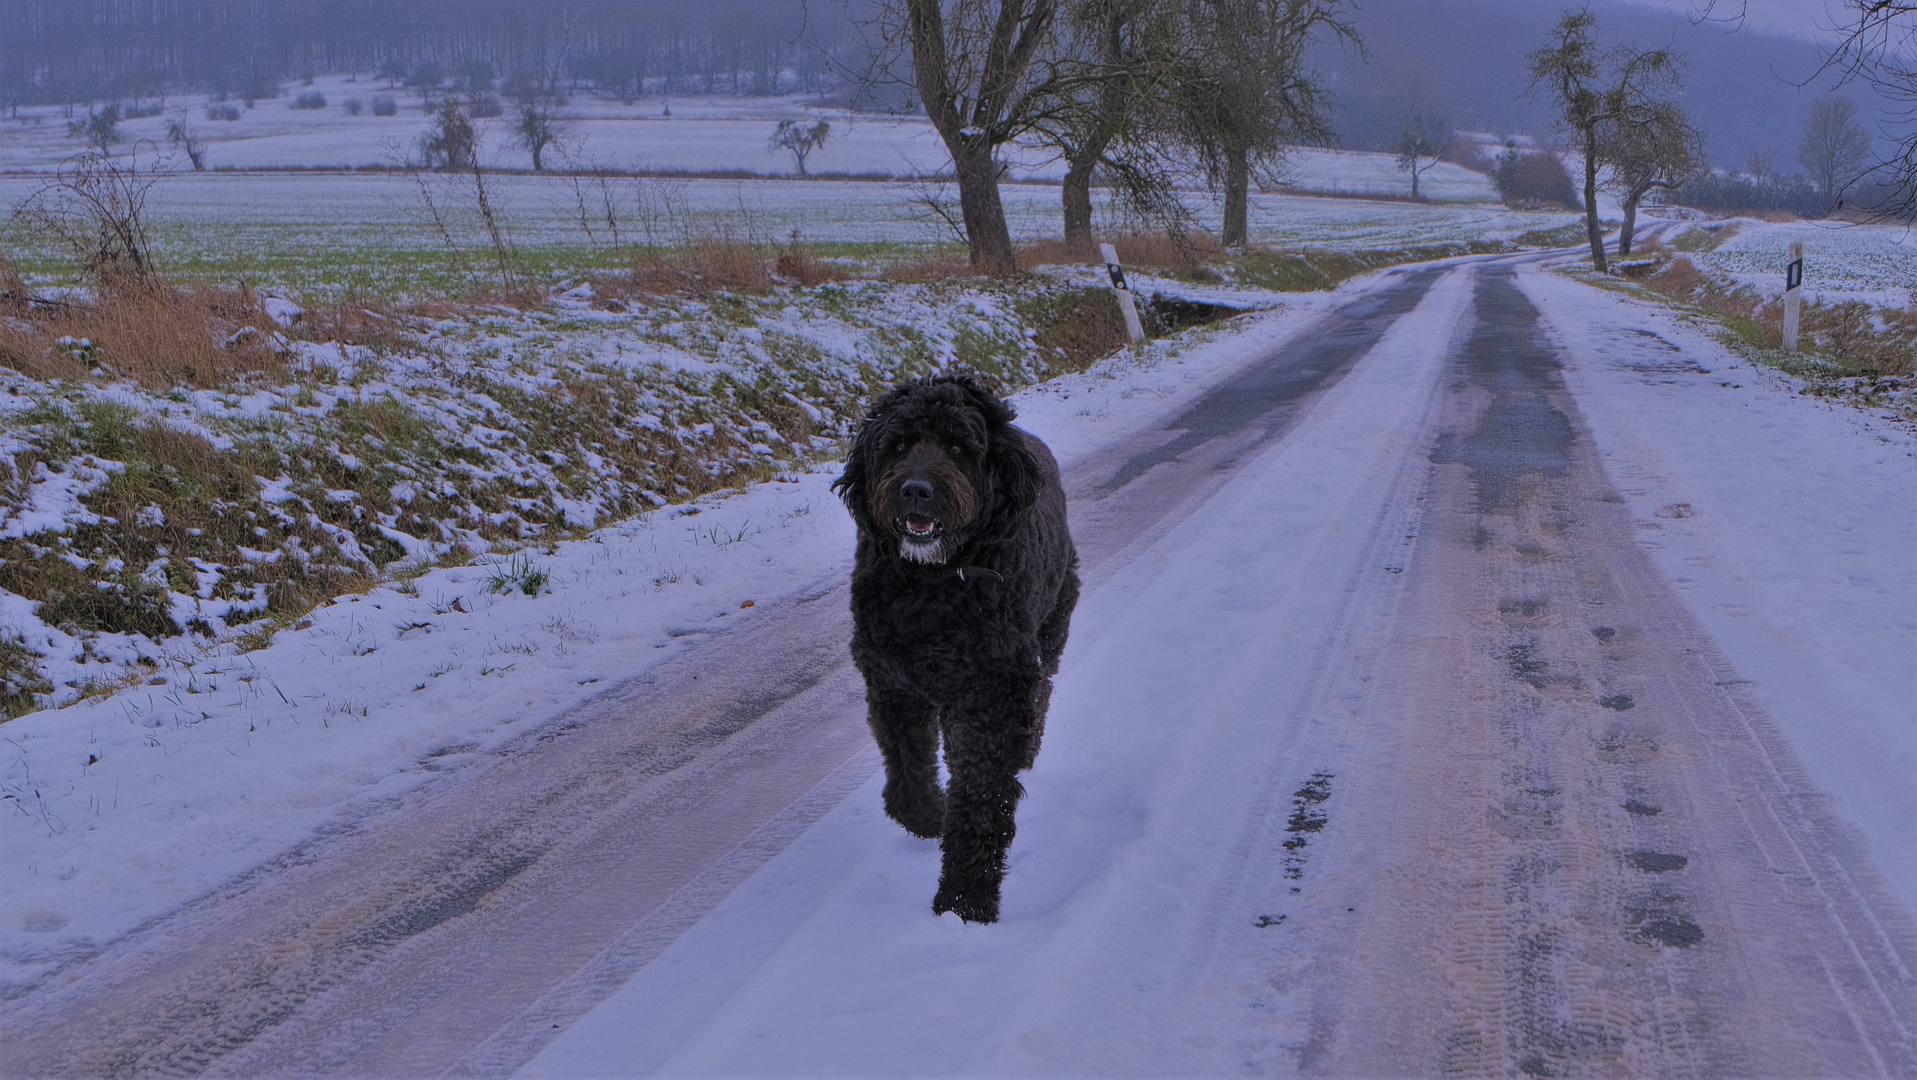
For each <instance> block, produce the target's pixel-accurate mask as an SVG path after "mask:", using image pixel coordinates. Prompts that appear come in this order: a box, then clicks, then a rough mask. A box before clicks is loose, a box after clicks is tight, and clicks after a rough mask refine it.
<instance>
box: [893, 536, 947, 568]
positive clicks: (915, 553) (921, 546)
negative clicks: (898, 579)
mask: <svg viewBox="0 0 1917 1080" xmlns="http://www.w3.org/2000/svg"><path fill="white" fill-rule="evenodd" d="M899 558H901V559H904V560H905V561H907V562H915V563H926V564H929V565H937V564H939V563H942V562H944V561H945V541H944V539H942V538H941V539H938V540H932V541H929V542H928V541H924V540H914V539H912V538H911V537H909V536H907V537H903V538H901V539H900V540H899Z"/></svg>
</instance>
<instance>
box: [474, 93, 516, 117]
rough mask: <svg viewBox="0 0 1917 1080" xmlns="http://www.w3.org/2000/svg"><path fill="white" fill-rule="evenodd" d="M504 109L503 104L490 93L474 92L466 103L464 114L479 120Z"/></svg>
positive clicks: (497, 113)
mask: <svg viewBox="0 0 1917 1080" xmlns="http://www.w3.org/2000/svg"><path fill="white" fill-rule="evenodd" d="M505 111H506V109H505V106H503V105H501V104H500V103H499V99H498V98H496V97H494V96H492V95H491V94H475V95H473V97H472V98H471V100H469V101H467V103H466V115H468V116H471V117H474V118H476V119H480V120H489V119H491V118H493V117H495V116H498V115H500V114H502V113H504V112H505Z"/></svg>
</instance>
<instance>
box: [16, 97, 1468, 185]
mask: <svg viewBox="0 0 1917 1080" xmlns="http://www.w3.org/2000/svg"><path fill="white" fill-rule="evenodd" d="M348 80H349V77H348V76H343V75H333V76H320V77H318V78H316V79H315V80H314V81H313V83H312V85H311V86H301V87H297V88H293V90H292V91H291V92H290V93H289V94H288V96H286V97H280V98H266V99H262V100H259V101H256V102H254V103H253V104H252V105H250V106H243V105H242V103H240V102H238V101H233V102H224V101H222V102H215V101H214V100H213V99H211V98H209V97H207V96H205V95H186V96H181V97H177V98H170V99H167V100H165V101H163V102H158V103H156V104H160V105H162V106H163V111H162V112H161V113H160V114H159V115H156V116H151V117H143V118H140V119H132V120H124V121H122V122H121V125H120V127H121V130H122V131H123V132H124V133H125V136H126V139H127V141H126V143H124V144H122V145H121V146H120V147H118V148H117V149H118V151H119V152H121V153H131V152H133V151H134V150H135V149H136V148H138V147H139V146H140V145H141V143H142V142H145V143H146V144H148V145H151V146H162V145H165V142H166V133H167V124H168V123H169V122H175V121H184V122H185V123H186V124H187V125H188V127H189V130H191V131H192V132H193V134H194V135H195V136H197V137H199V138H202V139H204V140H205V141H206V145H207V152H206V164H207V167H208V168H210V169H215V170H219V169H248V170H258V169H267V170H271V169H313V168H318V169H342V168H349V169H350V168H365V167H368V166H394V165H398V164H401V163H403V162H404V161H405V160H407V159H408V157H409V156H411V155H412V154H413V153H414V150H415V148H416V146H417V144H418V142H419V139H420V137H421V136H422V135H424V134H425V133H426V131H427V129H428V127H429V126H430V116H429V114H428V113H427V111H426V110H425V109H424V108H423V107H422V101H421V99H420V97H419V96H418V95H417V94H416V93H414V92H411V91H407V90H402V89H389V88H385V87H384V84H382V83H380V82H378V81H377V80H373V79H370V78H366V79H358V80H355V81H348ZM304 93H319V94H321V95H322V96H323V97H324V98H325V99H326V102H327V104H326V107H325V108H321V109H297V108H293V107H292V106H293V102H294V101H295V100H296V97H297V95H298V94H304ZM375 96H386V97H390V98H392V99H393V100H394V104H395V106H396V112H395V113H394V114H393V115H391V116H375V115H373V114H372V112H371V111H369V110H368V109H366V108H364V106H366V105H367V104H368V103H369V102H370V101H371V100H372V99H373V98H374V97H375ZM350 101H357V102H359V103H360V104H361V105H362V106H363V108H362V111H360V112H359V113H358V114H353V113H349V112H348V111H347V103H348V102H350ZM219 104H224V105H230V106H232V107H233V108H234V109H236V110H237V113H238V117H237V119H234V120H213V119H208V118H207V117H208V108H209V106H215V105H219ZM506 104H507V105H508V106H510V102H508V103H506ZM561 112H562V113H563V115H564V116H565V117H566V120H565V122H564V127H563V132H562V135H561V138H560V141H559V144H558V146H557V147H556V148H555V149H553V150H549V151H548V155H549V165H548V167H553V166H554V165H556V166H557V167H559V168H583V169H613V170H621V171H641V172H674V171H685V172H697V173H715V172H718V173H733V172H736V173H745V174H762V175H770V176H781V175H788V174H791V173H793V172H795V171H796V168H795V165H794V162H793V160H792V157H791V155H790V154H789V153H787V152H786V151H783V150H774V149H772V148H770V147H769V146H768V145H767V138H768V136H769V135H770V134H771V132H772V130H773V128H774V126H775V125H777V123H778V122H779V121H780V120H788V119H790V120H800V121H803V122H806V123H812V122H816V121H818V120H825V121H827V122H828V123H830V124H831V125H832V133H831V136H830V137H829V138H828V139H827V140H826V142H825V143H824V145H822V146H821V147H820V148H819V149H818V150H816V151H814V152H813V153H812V155H811V156H810V157H808V158H807V161H806V169H807V171H808V172H810V173H813V174H820V173H825V174H847V175H857V176H871V177H878V178H884V177H921V176H931V175H935V174H938V173H941V172H944V171H946V170H947V169H948V167H949V164H950V158H949V157H948V156H947V155H946V153H945V148H944V146H943V145H941V144H940V142H939V139H938V135H937V133H936V132H934V131H933V130H932V128H931V125H930V124H929V123H927V122H926V121H925V119H924V118H922V117H909V116H889V115H884V114H872V113H863V112H854V111H851V110H849V109H846V108H844V107H840V106H835V105H831V104H827V103H825V102H823V101H822V100H821V98H820V97H819V96H818V95H810V94H790V95H784V96H776V97H740V96H730V95H728V96H710V97H689V98H663V97H660V96H658V95H651V96H647V97H643V98H638V99H635V100H630V101H622V100H619V99H617V98H602V97H597V96H594V95H592V94H587V93H579V94H574V95H573V96H572V97H571V98H570V99H569V100H568V102H567V104H566V105H565V106H564V108H563V109H562V110H561ZM69 119H71V117H69V116H68V115H67V113H66V111H65V110H64V109H61V108H56V107H51V106H36V107H27V108H22V109H20V110H19V115H18V116H17V117H7V118H0V172H27V171H31V172H46V171H50V170H53V169H57V168H58V167H59V165H60V163H61V162H62V161H63V160H65V159H66V158H67V157H69V156H70V155H71V154H73V152H74V151H75V149H77V148H78V146H79V140H77V139H75V138H74V137H72V136H70V135H68V134H67V127H66V125H67V122H68V120H69ZM477 126H478V128H479V133H480V146H481V149H480V159H481V161H482V163H483V164H485V165H487V166H488V167H494V168H502V169H528V168H530V167H531V157H530V155H529V154H528V153H527V152H526V151H525V150H524V149H522V148H520V147H518V146H516V145H514V143H513V138H512V134H511V113H510V108H509V109H508V113H507V115H505V116H502V117H498V118H493V119H482V120H480V121H478V122H477ZM1007 162H1008V165H1009V166H1010V172H1009V177H1010V178H1011V179H1014V180H1054V181H1055V180H1057V179H1058V178H1059V177H1061V176H1063V175H1064V172H1065V168H1064V165H1063V163H1062V162H1060V161H1059V160H1057V158H1056V157H1055V156H1053V155H1051V154H1049V153H1047V152H1045V151H1044V150H1042V149H1039V148H1036V147H1014V148H1012V149H1011V151H1010V152H1009V153H1008V154H1007ZM1286 179H1287V180H1288V181H1289V182H1290V183H1292V184H1295V185H1297V186H1299V187H1302V188H1304V189H1307V190H1310V191H1326V192H1339V193H1346V194H1364V195H1388V196H1405V195H1409V194H1410V192H1411V181H1410V177H1409V176H1408V175H1407V174H1405V173H1402V172H1399V171H1398V168H1397V164H1396V161H1395V159H1394V158H1393V157H1392V155H1390V154H1377V153H1363V152H1354V151H1339V150H1318V149H1312V148H1303V147H1301V148H1298V149H1297V150H1295V151H1294V152H1293V154H1292V164H1291V167H1290V168H1289V169H1288V170H1287V176H1286ZM1419 188H1420V190H1421V191H1423V192H1424V193H1425V194H1426V195H1427V196H1428V197H1430V198H1433V199H1436V200H1438V201H1442V202H1488V201H1491V200H1493V199H1495V198H1496V192H1495V191H1494V190H1493V189H1492V187H1491V184H1490V182H1489V181H1488V180H1486V179H1485V177H1483V176H1482V175H1480V174H1478V173H1474V172H1471V171H1470V170H1468V169H1463V168H1460V167H1458V166H1456V165H1452V164H1449V163H1444V162H1441V163H1439V164H1438V165H1436V166H1434V167H1432V169H1431V170H1430V171H1429V172H1427V173H1425V174H1424V175H1423V177H1422V178H1421V180H1420V182H1419Z"/></svg>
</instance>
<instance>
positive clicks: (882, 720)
mask: <svg viewBox="0 0 1917 1080" xmlns="http://www.w3.org/2000/svg"><path fill="white" fill-rule="evenodd" d="M865 698H866V702H867V705H868V709H867V712H866V722H867V723H869V724H870V725H871V726H872V738H873V739H874V740H875V741H877V742H878V744H879V752H880V753H882V754H884V755H885V814H886V816H887V817H889V818H891V819H892V820H893V821H896V822H898V823H899V824H900V825H903V826H905V831H906V832H909V833H911V834H912V835H914V836H923V837H926V838H927V839H936V838H937V837H938V835H939V833H940V832H941V831H943V829H944V825H945V795H944V793H943V792H941V791H939V772H938V738H939V736H938V722H937V714H936V711H935V710H934V709H933V707H932V706H931V705H930V704H929V703H927V702H926V701H925V700H924V699H922V698H919V697H915V696H912V695H909V694H904V693H900V692H897V691H889V690H886V689H882V688H881V687H879V686H874V685H872V684H870V683H868V684H867V686H866V691H865Z"/></svg>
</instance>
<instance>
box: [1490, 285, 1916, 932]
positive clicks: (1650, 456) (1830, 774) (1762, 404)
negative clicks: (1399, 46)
mask: <svg viewBox="0 0 1917 1080" xmlns="http://www.w3.org/2000/svg"><path fill="white" fill-rule="evenodd" d="M1520 282H1521V284H1522V286H1523V288H1524V289H1525V292H1526V293H1527V295H1529V296H1530V297H1531V299H1532V301H1533V302H1534V303H1535V304H1536V305H1537V307H1538V309H1539V311H1540V312H1542V313H1543V316H1544V318H1545V320H1546V322H1547V323H1548V324H1549V326H1550V327H1551V329H1552V331H1553V332H1554V335H1555V338H1556V343H1557V344H1558V346H1559V348H1560V349H1561V350H1562V351H1563V355H1564V356H1565V357H1566V359H1567V361H1568V362H1567V364H1566V369H1565V377H1566V379H1567V380H1568V381H1569V383H1570V386H1571V389H1572V392H1573V393H1574V394H1575V396H1576V397H1577V400H1578V405H1579V407H1580V409H1581V410H1582V411H1583V414H1584V418H1585V420H1586V422H1587V423H1588V424H1589V425H1590V428H1591V433H1592V435H1593V437H1594V438H1595V439H1596V442H1597V446H1598V449H1599V452H1600V453H1601V454H1602V455H1603V457H1604V462H1605V468H1606V470H1607V471H1608V472H1609V473H1610V476H1611V481H1612V483H1613V484H1615V485H1616V487H1617V489H1618V491H1619V493H1620V494H1622V495H1623V496H1624V498H1625V500H1626V502H1627V504H1628V505H1629V507H1630V511H1631V514H1632V517H1633V518H1634V519H1635V520H1636V522H1637V525H1638V529H1639V533H1638V536H1639V542H1640V543H1641V544H1642V545H1643V546H1644V547H1645V549H1646V550H1648V551H1649V552H1650V553H1651V556H1652V558H1653V559H1654V560H1655V561H1656V563H1657V565H1658V567H1659V569H1661V570H1662V571H1663V572H1664V573H1665V575H1666V576H1667V577H1669V579H1670V580H1671V582H1672V583H1673V584H1674V585H1675V586H1676V587H1677V592H1678V595H1679V596H1681V597H1682V598H1683V599H1684V600H1685V601H1686V602H1687V603H1688V604H1689V606H1690V608H1691V610H1692V611H1693V612H1694V613H1695V614H1696V616H1697V617H1698V619H1699V621H1700V622H1702V623H1703V625H1704V628H1705V629H1706V630H1707V631H1708V632H1709V633H1710V634H1711V636H1712V637H1714V638H1716V639H1717V641H1718V643H1719V644H1720V645H1721V646H1722V647H1723V649H1724V652H1725V654H1726V655H1727V656H1728V657H1729V659H1730V661H1731V663H1732V665H1733V666H1734V667H1735V668H1736V669H1737V672H1738V674H1739V676H1740V677H1741V678H1743V679H1746V680H1748V681H1749V682H1750V688H1751V691H1752V693H1753V695H1754V696H1755V698H1756V699H1757V701H1758V702H1759V703H1760V704H1761V705H1763V707H1764V708H1765V710H1766V711H1767V712H1768V713H1769V714H1770V717H1771V719H1772V720H1774V721H1775V722H1776V724H1777V727H1778V728H1779V730H1780V731H1781V732H1782V733H1783V735H1784V737H1785V738H1786V739H1787V740H1789V742H1790V746H1791V749H1792V750H1793V751H1794V752H1795V753H1796V755H1797V757H1798V760H1799V761H1801V762H1802V763H1803V764H1804V767H1805V768H1806V769H1807V770H1808V771H1809V773H1810V776H1811V779H1812V780H1813V781H1814V782H1815V783H1816V784H1817V786H1818V787H1819V788H1821V789H1822V790H1823V791H1824V792H1825V793H1826V794H1828V795H1829V796H1830V797H1831V798H1832V800H1833V801H1834V803H1835V805H1836V808H1837V812H1838V814H1839V815H1840V816H1841V817H1842V818H1843V819H1844V820H1845V821H1846V822H1847V823H1849V824H1850V825H1851V826H1853V827H1854V828H1856V829H1857V830H1858V831H1859V832H1860V833H1861V834H1862V835H1863V837H1864V839H1865V841H1866V843H1867V844H1868V849H1869V851H1870V853H1871V855H1872V857H1873V860H1874V861H1875V862H1876V864H1877V866H1878V868H1879V869H1881V870H1882V871H1883V873H1884V875H1885V877H1886V878H1887V879H1888V881H1889V883H1890V885H1891V888H1892V889H1893V891H1894V892H1895V893H1896V896H1897V898H1898V899H1899V900H1901V901H1902V902H1903V904H1904V905H1905V907H1906V908H1907V909H1908V910H1911V911H1917V785H1913V784H1912V782H1911V779H1912V777H1917V660H1914V658H1917V563H1914V562H1913V561H1912V558H1911V554H1912V552H1917V498H1913V491H1917V438H1913V437H1912V435H1911V433H1910V432H1909V430H1907V429H1905V428H1903V427H1902V426H1900V425H1898V424H1896V423H1893V422H1890V421H1887V420H1886V419H1883V418H1880V417H1876V416H1873V415H1872V414H1871V413H1870V412H1868V411H1865V410H1862V409H1857V408H1852V407H1849V406H1846V405H1841V404H1839V405H1833V404H1828V403H1826V402H1824V401H1820V400H1818V399H1816V398H1813V397H1809V396H1805V395H1800V394H1798V393H1796V392H1795V390H1794V387H1793V386H1792V383H1791V380H1790V379H1789V378H1788V377H1786V376H1783V375H1781V374H1779V373H1777V372H1775V371H1772V370H1770V369H1767V368H1761V367H1757V366H1755V365H1753V364H1751V363H1749V362H1747V361H1745V360H1742V359H1740V358H1739V357H1737V356H1736V355H1735V354H1733V353H1732V352H1730V351H1729V350H1728V349H1726V348H1725V347H1724V346H1723V345H1722V344H1720V343H1719V342H1718V341H1716V340H1715V339H1714V338H1713V337H1712V336H1711V335H1710V334H1709V333H1707V332H1705V331H1704V330H1703V329H1701V328H1699V327H1698V326H1696V325H1695V324H1693V323H1690V322H1687V321H1686V320H1684V319H1682V318H1680V317H1679V316H1677V315H1675V314H1674V313H1672V312H1671V311H1669V310H1668V309H1665V308H1662V307H1660V306H1656V305H1652V304H1646V303H1641V302H1636V301H1632V300H1627V299H1623V298H1620V297H1618V296H1617V295H1615V294H1613V293H1609V292H1602V291H1599V290H1595V289H1590V288H1587V287H1585V286H1583V285H1579V284H1576V283H1575V282H1571V281H1567V280H1565V279H1564V278H1562V277H1560V276H1557V275H1555V274H1552V273H1549V272H1543V271H1537V272H1531V273H1526V274H1524V275H1522V276H1521V277H1520Z"/></svg>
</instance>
